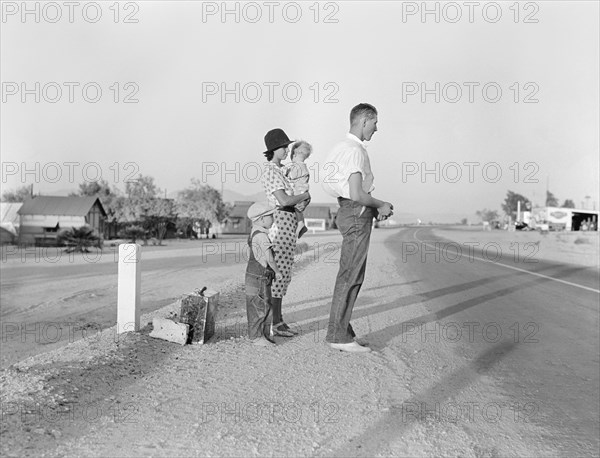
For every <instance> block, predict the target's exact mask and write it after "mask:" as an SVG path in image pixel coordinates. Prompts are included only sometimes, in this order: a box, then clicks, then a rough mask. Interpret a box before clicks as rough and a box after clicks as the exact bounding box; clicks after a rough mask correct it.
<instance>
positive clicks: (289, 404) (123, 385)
mask: <svg viewBox="0 0 600 458" xmlns="http://www.w3.org/2000/svg"><path fill="white" fill-rule="evenodd" d="M383 235H388V234H382V236H383ZM339 239H340V237H339V236H338V237H331V236H329V235H328V236H326V237H324V238H322V239H319V238H318V237H312V238H307V239H306V240H307V248H310V249H308V250H307V251H306V252H305V253H304V254H303V255H302V256H299V257H298V259H297V263H296V266H295V269H296V270H295V278H294V281H293V282H292V286H291V287H290V291H289V293H288V296H287V299H286V303H284V314H285V316H286V318H287V320H288V321H289V322H290V323H295V325H296V328H297V329H298V330H299V331H300V333H301V335H300V336H299V337H297V338H294V339H284V338H278V339H277V341H278V345H277V346H276V347H274V348H272V349H262V348H256V347H254V346H252V345H250V344H249V343H248V341H247V338H246V337H245V335H246V317H245V297H244V294H243V287H242V284H241V281H240V280H241V279H242V278H243V277H242V275H241V273H242V271H243V266H241V265H240V266H232V267H231V270H230V274H231V276H232V280H230V281H228V282H222V283H220V284H218V285H211V287H213V288H215V289H217V290H219V291H220V292H221V300H220V306H219V318H218V324H217V332H216V335H215V337H214V338H213V339H212V340H211V341H210V342H209V344H207V345H204V346H191V345H190V346H180V345H176V344H172V343H168V342H165V341H161V340H156V339H153V338H150V337H149V336H148V333H149V331H150V328H149V327H146V328H145V329H143V330H142V332H140V333H130V334H125V335H121V336H115V334H114V328H110V329H106V330H103V331H102V333H98V334H96V335H94V337H93V338H87V339H81V340H79V341H77V342H73V343H71V344H69V345H67V346H65V347H63V348H61V349H59V350H55V351H52V352H48V353H43V354H39V355H36V356H33V357H31V358H28V359H26V360H23V361H21V362H19V363H17V364H14V365H12V366H11V367H9V368H8V369H6V370H4V371H2V373H1V375H0V387H1V392H2V398H1V402H2V409H3V415H2V417H3V418H2V437H3V440H2V454H3V455H4V456H33V455H35V456H142V455H148V454H152V455H160V456H178V455H184V454H185V455H190V454H192V455H198V456H240V455H251V456H264V455H267V456H269V455H304V456H306V455H314V454H322V453H326V452H327V451H329V452H331V451H332V450H335V449H336V448H338V447H340V446H341V445H342V444H343V443H345V441H346V440H347V439H348V438H350V437H352V436H354V435H358V433H360V432H361V431H363V430H364V429H365V428H366V427H367V425H368V424H370V423H371V422H373V421H375V420H376V419H377V418H378V417H379V416H380V415H381V413H382V412H381V411H380V407H381V400H380V399H379V393H382V392H383V391H385V390H383V389H382V384H384V383H385V379H386V377H382V376H383V375H385V374H386V373H388V374H387V375H388V376H390V374H389V369H386V367H385V365H383V364H382V362H381V355H377V354H376V353H373V354H372V355H367V356H366V357H361V358H356V357H354V356H352V355H344V354H341V353H339V352H333V351H332V350H331V349H329V347H327V346H325V345H324V344H323V340H324V338H325V332H326V323H327V318H328V312H329V300H330V297H331V293H332V289H333V282H334V280H335V274H336V272H337V267H338V259H339V242H340V240H339ZM372 248H373V249H372V253H373V254H374V256H373V260H374V261H373V263H372V264H374V265H372V266H371V268H375V265H379V264H380V263H381V262H385V260H386V259H388V258H389V256H387V255H386V254H385V249H384V247H383V245H382V244H381V245H378V244H374V246H373V247H372ZM378 253H379V255H378ZM388 262H389V259H388ZM238 271H239V272H238ZM170 311H178V310H177V305H176V304H171V305H169V306H167V307H163V308H161V309H160V310H158V311H155V312H152V313H150V314H145V315H143V317H142V323H148V322H150V321H151V319H152V317H153V316H166V315H167V314H168V313H169V312H170ZM358 330H359V331H362V332H363V333H364V332H365V331H366V329H361V325H360V324H359V325H358ZM349 374H352V375H351V376H350V377H349V376H348V375H349Z"/></svg>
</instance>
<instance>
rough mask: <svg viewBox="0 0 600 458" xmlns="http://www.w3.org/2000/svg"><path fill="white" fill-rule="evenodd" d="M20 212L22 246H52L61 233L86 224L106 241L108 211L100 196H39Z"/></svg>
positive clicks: (24, 205) (20, 239)
mask: <svg viewBox="0 0 600 458" xmlns="http://www.w3.org/2000/svg"><path fill="white" fill-rule="evenodd" d="M17 213H18V214H19V222H20V227H19V244H21V245H33V244H35V245H52V244H55V243H56V237H57V235H58V232H59V231H60V230H63V229H71V228H78V227H81V226H85V225H87V226H90V227H91V228H92V229H94V230H95V231H96V232H97V233H98V234H99V235H101V236H102V237H105V238H106V234H105V232H106V229H107V225H106V212H105V211H104V207H103V206H102V203H101V202H100V199H98V198H97V197H59V196H37V197H33V198H32V199H28V200H26V201H25V202H24V203H23V205H22V206H21V208H20V209H19V210H18V212H17Z"/></svg>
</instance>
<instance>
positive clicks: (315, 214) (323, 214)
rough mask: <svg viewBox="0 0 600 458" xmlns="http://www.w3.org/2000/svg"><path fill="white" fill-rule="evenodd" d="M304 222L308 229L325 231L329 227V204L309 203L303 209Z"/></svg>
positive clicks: (330, 221) (330, 224)
mask: <svg viewBox="0 0 600 458" xmlns="http://www.w3.org/2000/svg"><path fill="white" fill-rule="evenodd" d="M304 222H305V223H306V228H307V229H308V230H314V231H325V230H328V229H331V226H332V216H331V206H330V205H327V204H310V205H309V206H308V207H306V210H304Z"/></svg>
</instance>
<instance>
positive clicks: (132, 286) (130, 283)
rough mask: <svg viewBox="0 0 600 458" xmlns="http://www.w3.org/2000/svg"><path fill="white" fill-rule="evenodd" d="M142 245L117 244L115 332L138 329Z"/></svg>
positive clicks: (120, 332)
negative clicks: (117, 276) (117, 274)
mask: <svg viewBox="0 0 600 458" xmlns="http://www.w3.org/2000/svg"><path fill="white" fill-rule="evenodd" d="M141 259H142V247H141V246H140V245H138V244H137V243H123V244H121V245H119V280H118V285H117V334H122V333H123V332H130V331H139V330H140V292H141V284H142V266H141V264H140V261H141Z"/></svg>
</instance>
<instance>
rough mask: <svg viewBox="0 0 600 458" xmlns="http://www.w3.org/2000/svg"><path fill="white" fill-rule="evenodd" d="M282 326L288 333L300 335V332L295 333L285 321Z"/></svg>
mask: <svg viewBox="0 0 600 458" xmlns="http://www.w3.org/2000/svg"><path fill="white" fill-rule="evenodd" d="M281 324H282V325H283V328H284V329H285V330H286V331H287V332H291V333H292V334H294V335H295V336H297V335H298V331H294V330H293V329H292V328H290V327H289V326H288V324H287V323H286V322H285V321H282V322H281Z"/></svg>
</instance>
